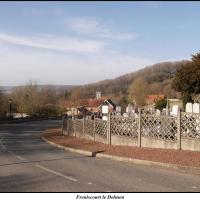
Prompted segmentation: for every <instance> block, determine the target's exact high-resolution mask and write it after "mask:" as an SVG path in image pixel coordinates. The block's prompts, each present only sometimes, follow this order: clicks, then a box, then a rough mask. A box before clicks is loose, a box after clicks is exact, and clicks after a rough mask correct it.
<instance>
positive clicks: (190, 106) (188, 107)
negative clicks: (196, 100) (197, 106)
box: [185, 103, 193, 113]
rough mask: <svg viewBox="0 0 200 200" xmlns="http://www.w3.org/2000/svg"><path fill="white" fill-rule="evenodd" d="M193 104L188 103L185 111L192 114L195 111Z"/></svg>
mask: <svg viewBox="0 0 200 200" xmlns="http://www.w3.org/2000/svg"><path fill="white" fill-rule="evenodd" d="M192 108H193V104H192V103H186V109H185V111H186V112H188V113H192V111H193V109H192Z"/></svg>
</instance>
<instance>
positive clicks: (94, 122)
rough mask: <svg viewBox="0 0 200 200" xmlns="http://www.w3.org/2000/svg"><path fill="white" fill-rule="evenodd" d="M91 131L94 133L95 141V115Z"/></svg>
mask: <svg viewBox="0 0 200 200" xmlns="http://www.w3.org/2000/svg"><path fill="white" fill-rule="evenodd" d="M93 129H94V130H93V133H94V141H95V133H96V131H95V117H94V127H93Z"/></svg>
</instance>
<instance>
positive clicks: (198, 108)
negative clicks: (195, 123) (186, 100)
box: [193, 103, 200, 113]
mask: <svg viewBox="0 0 200 200" xmlns="http://www.w3.org/2000/svg"><path fill="white" fill-rule="evenodd" d="M193 113H200V104H199V103H194V104H193Z"/></svg>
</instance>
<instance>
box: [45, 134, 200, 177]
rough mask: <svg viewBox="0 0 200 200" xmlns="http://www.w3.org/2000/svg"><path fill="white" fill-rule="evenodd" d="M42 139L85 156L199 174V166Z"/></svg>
mask: <svg viewBox="0 0 200 200" xmlns="http://www.w3.org/2000/svg"><path fill="white" fill-rule="evenodd" d="M42 139H43V140H44V141H45V142H47V143H48V144H50V145H52V146H54V147H57V148H60V149H63V150H66V151H70V152H73V153H79V154H83V155H86V156H91V157H97V158H106V159H110V160H115V161H121V162H128V163H133V164H137V165H146V166H150V167H161V168H167V169H175V170H181V171H184V172H185V171H187V172H189V173H193V174H197V175H200V168H199V167H190V166H184V165H177V164H170V163H161V162H155V161H149V160H139V159H133V158H125V157H120V156H113V155H108V154H103V153H96V154H95V153H93V152H91V151H86V150H79V149H73V148H71V147H64V146H62V145H59V144H56V143H54V142H51V141H49V140H48V139H46V138H45V137H44V136H42Z"/></svg>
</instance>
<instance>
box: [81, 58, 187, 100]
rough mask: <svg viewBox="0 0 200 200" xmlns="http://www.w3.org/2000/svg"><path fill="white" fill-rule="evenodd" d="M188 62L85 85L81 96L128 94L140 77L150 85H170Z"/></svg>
mask: <svg viewBox="0 0 200 200" xmlns="http://www.w3.org/2000/svg"><path fill="white" fill-rule="evenodd" d="M186 62H188V61H187V60H183V61H177V62H161V63H157V64H154V65H151V66H147V67H145V68H143V69H140V70H138V71H135V72H132V73H127V74H124V75H121V76H119V77H117V78H114V79H107V80H103V81H99V82H96V83H91V84H88V85H84V86H82V87H81V94H82V96H86V97H94V95H95V92H96V91H97V90H99V91H101V92H102V94H103V95H112V94H113V95H114V94H119V93H123V94H126V93H127V89H128V87H129V86H130V84H131V83H132V82H133V81H134V79H136V78H137V77H139V76H141V77H143V78H144V79H145V80H146V82H147V83H149V84H152V83H159V84H162V83H168V82H170V81H169V80H171V79H172V78H173V77H174V75H175V73H176V71H177V70H178V69H179V68H180V67H181V65H182V64H184V63H186ZM168 84H169V83H168Z"/></svg>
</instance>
